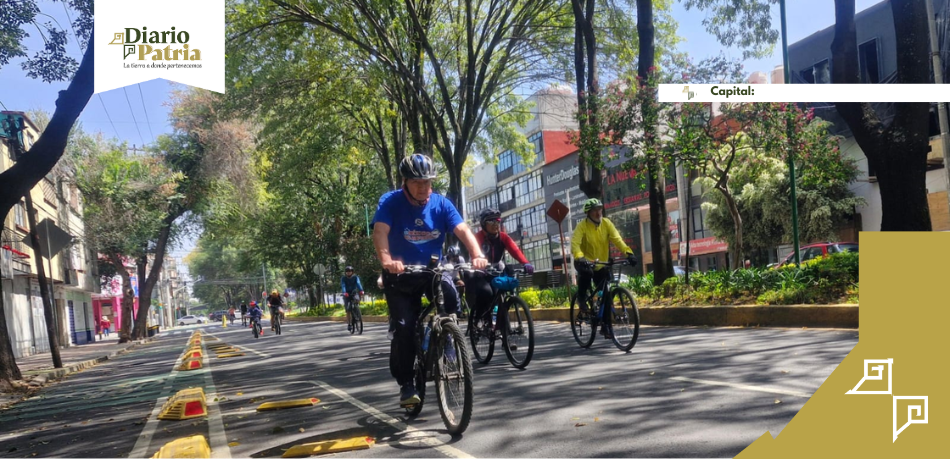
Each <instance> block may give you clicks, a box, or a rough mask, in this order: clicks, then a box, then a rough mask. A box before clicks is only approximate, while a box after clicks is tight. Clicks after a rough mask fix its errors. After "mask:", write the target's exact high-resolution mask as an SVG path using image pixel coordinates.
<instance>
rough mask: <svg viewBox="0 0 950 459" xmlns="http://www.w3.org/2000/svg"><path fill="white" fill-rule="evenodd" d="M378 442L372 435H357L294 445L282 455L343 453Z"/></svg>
mask: <svg viewBox="0 0 950 459" xmlns="http://www.w3.org/2000/svg"><path fill="white" fill-rule="evenodd" d="M374 443H376V439H374V438H372V437H356V438H348V439H346V440H328V441H321V442H317V443H305V444H302V445H294V446H293V447H291V448H290V449H288V450H287V452H285V453H284V455H283V456H281V457H308V456H317V455H320V454H331V453H342V452H346V451H355V450H358V449H369V447H370V446H372V445H373V444H374Z"/></svg>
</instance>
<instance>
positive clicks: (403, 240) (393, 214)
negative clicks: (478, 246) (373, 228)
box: [373, 189, 464, 265]
mask: <svg viewBox="0 0 950 459" xmlns="http://www.w3.org/2000/svg"><path fill="white" fill-rule="evenodd" d="M376 222H379V223H385V224H387V225H389V228H390V230H389V253H390V254H391V255H392V257H393V259H394V260H399V261H402V262H403V263H404V264H408V265H425V264H428V263H429V257H431V256H432V255H436V256H438V257H439V258H441V257H442V244H443V243H444V242H445V235H446V234H447V233H450V232H452V231H454V230H455V227H457V226H459V225H461V224H462V223H464V222H463V220H462V216H461V215H459V212H458V210H457V209H456V208H455V205H454V204H452V201H449V200H448V199H447V198H446V197H445V196H442V195H440V194H436V193H432V195H431V196H430V197H429V202H428V203H426V205H425V206H424V207H419V206H414V205H412V204H411V203H410V202H409V199H408V198H406V196H405V195H404V194H403V190H402V189H399V190H395V191H390V192H389V193H386V194H384V195H383V196H382V197H381V198H379V207H377V208H376V215H375V216H374V217H373V223H376Z"/></svg>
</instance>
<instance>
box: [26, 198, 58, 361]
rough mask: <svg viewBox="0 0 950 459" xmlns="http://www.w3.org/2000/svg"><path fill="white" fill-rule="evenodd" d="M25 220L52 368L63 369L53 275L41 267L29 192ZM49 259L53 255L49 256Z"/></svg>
mask: <svg viewBox="0 0 950 459" xmlns="http://www.w3.org/2000/svg"><path fill="white" fill-rule="evenodd" d="M25 197H26V218H27V221H28V223H29V224H30V245H31V246H32V247H33V258H34V259H35V260H36V261H35V262H36V277H37V278H38V279H37V280H38V281H39V283H40V296H41V297H42V298H43V318H44V319H45V322H46V334H47V335H48V338H49V350H50V354H51V355H52V357H53V367H54V368H63V358H62V356H60V355H59V326H58V324H57V323H56V318H55V314H53V299H52V298H51V297H50V295H51V294H52V292H53V286H52V281H53V277H52V276H53V273H50V277H49V278H47V277H46V268H45V267H44V266H43V255H42V253H43V252H42V250H41V247H42V246H40V236H39V234H37V231H36V210H34V207H33V196H32V194H31V193H30V192H27V193H26V196H25ZM49 257H50V259H52V258H53V254H49Z"/></svg>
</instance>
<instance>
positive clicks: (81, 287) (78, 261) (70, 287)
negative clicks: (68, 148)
mask: <svg viewBox="0 0 950 459" xmlns="http://www.w3.org/2000/svg"><path fill="white" fill-rule="evenodd" d="M0 116H4V117H6V116H22V117H24V119H25V120H26V121H25V125H26V129H25V130H24V132H23V140H24V144H25V145H24V149H25V150H26V152H25V153H24V154H25V155H28V154H30V153H29V149H30V148H31V147H32V146H33V143H34V142H36V140H37V139H38V138H39V135H40V131H39V129H38V128H37V127H36V125H35V124H33V123H32V122H31V121H30V120H29V118H28V117H26V115H25V114H23V113H22V112H0ZM16 161H17V157H16V155H15V152H14V149H13V148H11V146H10V145H9V144H8V143H7V142H5V141H4V142H0V171H3V170H7V169H9V168H10V167H12V166H13V165H14V164H15V162H16ZM74 182H75V180H74V179H73V171H71V170H69V169H68V168H67V167H65V166H63V165H62V163H60V164H58V165H57V166H56V167H54V168H53V170H52V171H51V172H50V173H49V174H47V175H46V177H44V178H43V179H42V180H41V181H40V183H38V184H37V185H36V186H35V187H34V188H33V189H32V190H30V196H31V198H32V201H33V206H34V211H35V213H36V215H35V221H36V223H37V233H38V236H39V240H40V246H41V249H40V252H41V257H40V262H42V263H43V268H44V270H45V271H46V276H47V279H48V280H49V282H50V283H52V287H50V286H49V285H40V283H39V281H38V272H37V266H36V262H37V259H36V258H35V257H34V251H33V247H32V244H31V243H30V240H29V231H30V228H29V219H28V218H27V210H26V203H25V199H24V200H21V201H20V202H19V203H17V204H16V205H15V206H14V208H13V209H12V210H11V211H10V212H9V213H8V214H7V215H5V216H4V219H3V231H2V243H0V247H2V248H0V254H2V257H0V266H2V271H0V272H2V276H0V277H2V280H0V282H2V283H3V284H2V286H3V295H4V315H5V317H6V320H7V328H8V330H7V331H8V332H9V334H10V338H11V344H12V345H13V349H14V355H15V356H17V357H23V356H27V355H33V354H36V353H43V352H49V350H50V348H49V336H48V334H47V328H46V319H45V316H44V310H43V302H42V299H41V294H40V292H41V290H40V289H41V288H51V291H52V298H53V317H54V321H55V325H54V327H55V329H56V330H57V333H58V334H59V342H60V343H61V345H63V346H69V345H81V344H86V343H90V342H93V341H94V340H95V339H96V332H97V316H96V315H95V313H94V308H93V302H92V295H93V294H95V293H96V292H97V291H98V286H99V283H98V282H97V279H98V270H97V265H96V262H95V255H94V253H93V252H92V251H90V250H89V247H87V246H86V245H85V244H84V242H83V240H84V226H83V220H82V200H81V199H80V196H79V192H78V190H77V189H76V187H75V185H74ZM43 246H45V247H43ZM50 251H52V256H50Z"/></svg>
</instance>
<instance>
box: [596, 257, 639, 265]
mask: <svg viewBox="0 0 950 459" xmlns="http://www.w3.org/2000/svg"><path fill="white" fill-rule="evenodd" d="M586 263H587V264H588V265H590V266H614V265H621V266H623V265H629V264H630V261H629V260H627V259H625V258H614V259H611V260H608V261H600V260H594V261H590V260H586Z"/></svg>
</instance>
